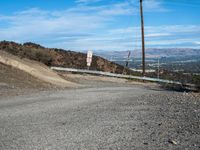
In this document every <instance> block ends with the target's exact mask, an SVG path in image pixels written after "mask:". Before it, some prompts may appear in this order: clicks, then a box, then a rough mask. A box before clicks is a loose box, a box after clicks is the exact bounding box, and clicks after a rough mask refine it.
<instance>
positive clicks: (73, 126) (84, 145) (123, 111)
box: [0, 85, 200, 150]
mask: <svg viewBox="0 0 200 150" xmlns="http://www.w3.org/2000/svg"><path fill="white" fill-rule="evenodd" d="M199 106H200V100H199V98H198V97H195V96H192V95H187V94H183V93H175V92H166V91H159V90H151V89H147V88H144V87H141V86H137V87H136V86H124V85H123V86H117V87H99V88H86V89H76V90H64V91H57V92H51V91H47V92H42V93H38V94H31V95H28V96H17V97H10V98H9V97H4V98H3V97H0V150H40V149H41V150H43V149H48V150H51V149H52V150H56V149H58V150H65V149H69V150H72V149H83V150H84V149H85V150H86V149H87V150H95V149H121V150H126V149H128V150H129V149H130V150H132V149H137V150H138V149H139V150H140V149H152V150H156V149H166V150H168V149H200V121H199V120H200V110H199Z"/></svg>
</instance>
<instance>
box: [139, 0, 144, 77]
mask: <svg viewBox="0 0 200 150" xmlns="http://www.w3.org/2000/svg"><path fill="white" fill-rule="evenodd" d="M140 16H141V30H142V74H143V76H145V41H144V16H143V6H142V0H140Z"/></svg>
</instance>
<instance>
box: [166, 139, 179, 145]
mask: <svg viewBox="0 0 200 150" xmlns="http://www.w3.org/2000/svg"><path fill="white" fill-rule="evenodd" d="M168 142H169V143H170V144H174V145H177V144H178V143H177V142H176V141H175V140H171V139H169V140H168Z"/></svg>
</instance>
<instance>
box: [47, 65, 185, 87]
mask: <svg viewBox="0 0 200 150" xmlns="http://www.w3.org/2000/svg"><path fill="white" fill-rule="evenodd" d="M51 69H52V70H56V71H66V72H75V73H88V74H95V75H103V76H109V77H117V78H126V79H136V80H145V81H151V82H159V83H170V84H178V85H182V83H181V82H175V81H171V80H163V79H157V78H149V77H138V76H131V75H122V74H115V73H110V72H103V71H93V70H85V69H73V68H62V67H51Z"/></svg>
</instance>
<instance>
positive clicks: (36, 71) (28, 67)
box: [0, 51, 78, 87]
mask: <svg viewBox="0 0 200 150" xmlns="http://www.w3.org/2000/svg"><path fill="white" fill-rule="evenodd" d="M0 63H2V64H4V65H8V66H11V67H14V68H16V69H19V70H21V71H23V72H26V73H28V74H29V75H31V76H33V77H35V78H37V79H38V80H40V81H43V82H46V83H49V84H52V85H54V86H58V87H76V86H78V85H76V84H75V83H72V82H69V81H66V80H64V79H63V78H61V77H60V76H59V75H58V74H57V73H55V72H54V71H52V70H51V69H49V68H48V67H47V66H46V65H44V64H42V63H38V62H36V61H33V60H29V59H19V58H18V57H16V56H14V55H12V54H9V53H7V52H4V51H0ZM2 75H4V74H2ZM4 76H5V75H4Z"/></svg>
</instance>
